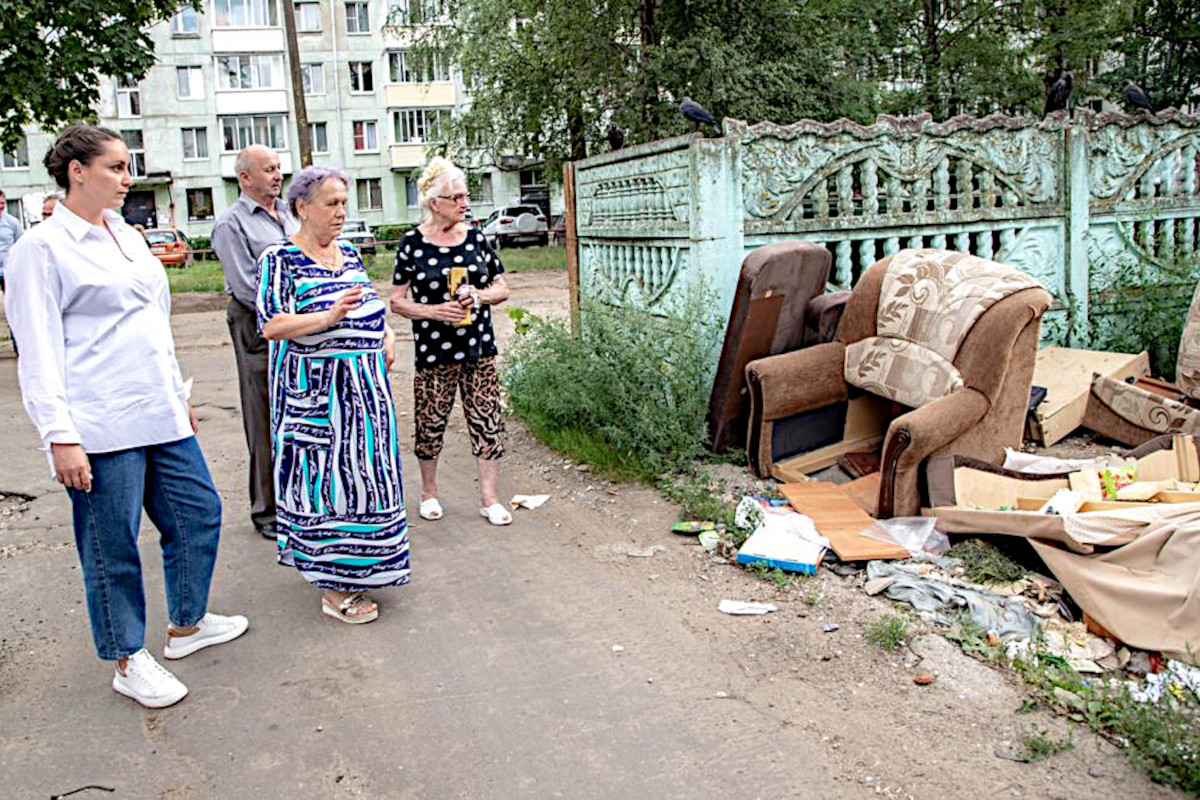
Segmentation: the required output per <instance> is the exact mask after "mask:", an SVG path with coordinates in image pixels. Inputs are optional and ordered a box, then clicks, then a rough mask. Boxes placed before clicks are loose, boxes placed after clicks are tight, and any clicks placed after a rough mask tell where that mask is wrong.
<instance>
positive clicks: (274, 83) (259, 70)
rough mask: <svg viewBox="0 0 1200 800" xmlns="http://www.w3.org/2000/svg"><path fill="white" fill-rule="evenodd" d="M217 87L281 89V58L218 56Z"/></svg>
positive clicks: (279, 56)
mask: <svg viewBox="0 0 1200 800" xmlns="http://www.w3.org/2000/svg"><path fill="white" fill-rule="evenodd" d="M217 86H218V88H221V89H282V88H283V56H282V55H253V56H251V55H241V56H218V57H217Z"/></svg>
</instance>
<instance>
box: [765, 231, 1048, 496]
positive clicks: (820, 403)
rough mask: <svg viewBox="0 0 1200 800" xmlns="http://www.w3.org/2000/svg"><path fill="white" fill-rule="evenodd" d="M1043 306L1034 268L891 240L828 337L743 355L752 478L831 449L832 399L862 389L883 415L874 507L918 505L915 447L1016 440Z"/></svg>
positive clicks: (954, 449)
mask: <svg viewBox="0 0 1200 800" xmlns="http://www.w3.org/2000/svg"><path fill="white" fill-rule="evenodd" d="M1049 305H1050V296H1049V294H1047V293H1046V291H1045V290H1044V289H1043V288H1042V287H1041V285H1040V284H1038V282H1037V281H1036V280H1035V279H1034V278H1032V277H1030V276H1029V275H1027V274H1025V273H1023V272H1020V271H1018V270H1015V269H1013V268H1011V267H1007V266H1004V265H1001V264H997V263H995V262H993V261H987V260H985V259H981V258H977V257H975V256H970V255H966V254H963V253H954V252H950V251H945V250H903V251H900V252H899V253H896V254H895V255H892V256H888V257H887V258H884V259H883V260H881V261H878V262H876V263H875V264H874V265H873V266H871V268H870V269H868V270H867V272H866V273H865V274H864V275H863V276H862V279H861V280H860V281H859V282H858V285H857V286H856V287H855V288H854V292H853V293H852V295H851V297H850V298H849V301H848V302H847V305H846V309H845V311H844V313H843V314H842V317H841V321H840V323H839V324H838V328H837V334H836V336H835V337H834V340H833V341H832V342H829V343H826V344H818V345H815V346H813V347H809V348H806V349H803V350H798V351H796V352H793V353H787V354H784V355H779V356H772V357H770V358H764V359H760V360H757V361H753V362H751V363H750V364H748V365H747V367H746V379H747V384H748V386H749V389H750V406H751V408H750V421H749V428H748V431H747V442H746V452H747V456H748V458H749V461H750V467H751V469H752V470H753V471H754V472H755V474H757V475H759V476H760V477H766V476H768V475H770V474H772V472H773V470H774V468H775V466H776V464H777V462H780V461H784V460H785V459H788V458H791V457H793V456H796V455H803V454H804V453H805V452H812V451H820V452H821V453H824V454H825V455H828V456H832V458H833V459H836V457H837V454H838V452H839V450H840V449H841V448H843V447H845V446H853V443H848V442H846V441H845V439H846V431H847V430H848V429H849V425H850V423H849V420H852V419H854V418H855V417H854V414H853V413H848V412H847V411H846V410H845V409H846V406H847V405H853V404H854V403H860V404H861V403H862V402H863V401H866V400H869V399H871V398H874V400H875V401H876V402H878V401H883V403H884V404H885V405H890V406H891V408H892V411H893V414H892V416H893V417H894V418H890V419H888V418H884V419H882V420H881V421H880V422H879V426H880V437H881V438H882V441H883V455H882V459H881V472H882V475H881V479H880V489H879V496H878V499H877V507H876V514H877V516H879V517H881V518H886V517H892V516H910V515H914V514H917V513H919V510H920V506H921V497H920V490H919V470H920V467H921V464H922V463H923V462H924V461H925V459H926V458H927V457H929V456H931V455H940V454H947V453H951V454H961V455H966V456H971V457H973V458H978V459H981V460H984V461H988V462H992V463H999V462H1000V461H1001V460H1002V458H1003V456H1004V448H1005V447H1016V446H1018V445H1019V444H1020V442H1021V432H1022V428H1023V425H1024V418H1025V413H1026V410H1027V407H1028V402H1029V385H1030V382H1031V380H1032V378H1033V367H1034V359H1035V355H1036V352H1037V345H1038V332H1039V327H1040V322H1041V317H1042V314H1043V313H1045V311H1046V309H1047V308H1048V307H1049ZM839 408H840V409H842V411H841V413H840V416H839V414H838V413H837V412H838V409H839ZM839 420H841V422H840V423H839ZM839 424H841V425H844V426H846V427H845V428H844V429H843V428H840V427H839ZM814 432H815V438H814ZM797 442H799V443H800V449H799V451H797V450H796V448H795V447H794V445H795V444H796V443H797ZM789 451H791V452H789ZM829 463H832V461H830V462H829Z"/></svg>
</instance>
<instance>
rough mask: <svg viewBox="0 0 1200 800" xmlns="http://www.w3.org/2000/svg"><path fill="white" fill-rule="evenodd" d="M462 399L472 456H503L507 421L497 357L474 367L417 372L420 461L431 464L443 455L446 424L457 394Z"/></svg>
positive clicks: (463, 365)
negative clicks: (429, 461)
mask: <svg viewBox="0 0 1200 800" xmlns="http://www.w3.org/2000/svg"><path fill="white" fill-rule="evenodd" d="M456 390H457V391H458V393H460V394H461V395H462V400H463V413H464V415H465V416H466V418H467V432H468V433H469V434H470V437H471V452H472V453H474V454H475V457H476V458H486V459H489V460H490V459H497V458H500V456H502V455H504V417H503V416H502V415H501V413H500V382H499V380H498V378H497V376H496V357H495V356H488V357H487V358H481V359H479V361H477V362H475V363H469V362H468V363H461V364H440V365H438V366H435V367H429V368H427V369H418V370H417V373H416V376H415V377H414V378H413V400H414V403H413V407H414V409H415V415H416V446H415V447H414V448H413V449H414V450H415V451H416V455H417V458H419V459H421V460H423V461H424V460H429V459H434V458H437V457H438V455H439V454H440V453H441V452H442V440H443V438H444V436H445V433H446V421H447V420H448V419H449V418H450V411H451V410H452V409H453V408H454V395H455V391H456Z"/></svg>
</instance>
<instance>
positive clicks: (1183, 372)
mask: <svg viewBox="0 0 1200 800" xmlns="http://www.w3.org/2000/svg"><path fill="white" fill-rule="evenodd" d="M1175 382H1176V383H1177V384H1179V388H1180V390H1181V391H1182V392H1183V393H1184V394H1186V395H1187V396H1188V397H1191V398H1193V399H1195V400H1200V286H1197V287H1196V294H1195V295H1194V296H1193V297H1192V308H1191V310H1190V311H1188V315H1187V321H1186V322H1184V324H1183V339H1182V340H1181V341H1180V342H1179V361H1178V366H1177V367H1176V369H1175Z"/></svg>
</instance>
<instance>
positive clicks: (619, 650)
mask: <svg viewBox="0 0 1200 800" xmlns="http://www.w3.org/2000/svg"><path fill="white" fill-rule="evenodd" d="M613 652H614V653H624V652H625V648H624V647H622V646H621V645H619V644H614V645H613Z"/></svg>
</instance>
